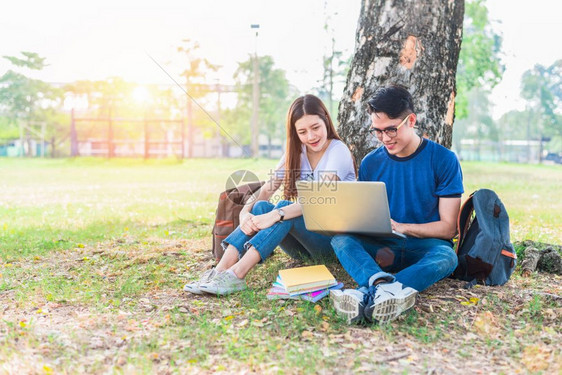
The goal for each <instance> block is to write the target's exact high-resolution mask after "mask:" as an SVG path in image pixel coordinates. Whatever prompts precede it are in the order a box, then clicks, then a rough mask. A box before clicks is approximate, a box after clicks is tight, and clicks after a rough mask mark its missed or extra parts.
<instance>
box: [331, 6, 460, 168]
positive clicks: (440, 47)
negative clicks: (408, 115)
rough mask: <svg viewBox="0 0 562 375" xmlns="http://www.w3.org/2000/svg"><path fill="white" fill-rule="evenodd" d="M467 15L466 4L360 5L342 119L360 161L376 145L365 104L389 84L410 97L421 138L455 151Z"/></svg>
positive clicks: (346, 137) (342, 130)
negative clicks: (405, 90) (458, 85)
mask: <svg viewBox="0 0 562 375" xmlns="http://www.w3.org/2000/svg"><path fill="white" fill-rule="evenodd" d="M463 16H464V0H427V1H423V2H422V1H416V0H394V1H391V0H378V1H375V0H372V1H370V0H362V4H361V13H360V16H359V23H358V27H357V34H356V41H355V54H354V56H353V61H352V63H351V68H350V71H349V74H348V76H347V83H346V88H345V91H344V95H343V99H342V101H341V102H340V107H339V116H338V120H339V123H340V128H339V132H340V135H341V136H342V137H343V139H344V140H345V141H346V143H347V144H348V145H349V146H350V148H351V149H352V152H353V154H354V156H355V158H356V159H357V160H358V161H360V160H361V159H362V158H363V157H364V156H365V155H366V154H367V153H368V152H369V151H370V150H371V149H372V148H373V147H374V146H376V143H377V142H376V139H375V138H374V136H371V135H369V133H368V132H367V130H368V128H369V126H370V123H371V120H370V118H369V115H368V113H367V101H368V100H369V98H370V97H371V96H372V94H373V93H374V92H375V91H376V89H377V88H379V87H381V86H386V85H389V84H401V85H404V86H406V87H407V88H408V90H409V91H410V93H411V94H412V96H413V98H414V110H415V113H416V114H417V128H418V131H419V134H420V135H423V136H424V137H427V138H429V139H432V140H434V141H436V142H438V143H440V144H442V145H444V146H445V147H447V148H450V147H451V141H452V134H453V132H452V131H453V120H454V113H455V94H456V88H455V75H456V72H457V61H458V58H459V51H460V46H461V39H462V25H463Z"/></svg>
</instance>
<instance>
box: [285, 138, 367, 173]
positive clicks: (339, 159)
mask: <svg viewBox="0 0 562 375" xmlns="http://www.w3.org/2000/svg"><path fill="white" fill-rule="evenodd" d="M285 156H286V154H284V155H283V156H282V157H281V160H279V163H278V164H277V167H276V168H275V170H276V172H275V177H276V178H280V179H283V178H284V176H285V160H286V157H285ZM334 173H335V174H336V175H337V176H338V178H339V179H340V181H355V180H356V176H355V166H354V165H353V158H352V156H351V152H350V151H349V148H347V146H346V145H345V143H343V142H342V141H340V140H338V139H332V140H331V142H330V144H329V145H328V148H327V149H326V151H325V152H324V155H322V158H321V159H320V161H319V162H318V164H317V165H316V168H315V169H312V167H311V166H310V162H309V161H308V156H307V153H306V146H305V145H302V151H301V169H300V178H299V180H305V181H323V180H324V179H325V178H326V177H323V175H324V176H326V175H333V174H334Z"/></svg>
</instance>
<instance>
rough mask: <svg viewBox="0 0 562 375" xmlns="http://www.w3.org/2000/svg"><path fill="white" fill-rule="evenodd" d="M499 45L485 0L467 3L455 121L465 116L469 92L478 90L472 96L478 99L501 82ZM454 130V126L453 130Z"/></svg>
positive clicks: (501, 67) (502, 66) (499, 41)
mask: <svg viewBox="0 0 562 375" xmlns="http://www.w3.org/2000/svg"><path fill="white" fill-rule="evenodd" d="M501 43H502V38H501V36H500V35H499V34H497V33H496V32H495V31H494V29H493V27H492V24H491V22H490V20H489V18H488V9H487V8H486V5H485V0H473V1H468V2H467V3H466V7H465V13H464V23H463V36H462V45H461V52H460V55H459V63H458V66H457V97H456V102H455V116H456V117H457V118H458V119H463V118H466V117H467V116H468V106H469V104H468V98H469V96H470V91H471V90H473V89H478V94H475V95H476V96H477V97H480V98H481V97H482V95H486V94H487V93H489V92H490V91H491V90H492V88H494V86H496V85H497V84H498V83H499V82H500V81H501V78H502V74H503V72H504V70H505V66H504V65H503V64H502V62H501V55H500V50H501ZM473 97H474V96H473ZM456 129H457V125H455V131H456ZM461 131H462V130H461Z"/></svg>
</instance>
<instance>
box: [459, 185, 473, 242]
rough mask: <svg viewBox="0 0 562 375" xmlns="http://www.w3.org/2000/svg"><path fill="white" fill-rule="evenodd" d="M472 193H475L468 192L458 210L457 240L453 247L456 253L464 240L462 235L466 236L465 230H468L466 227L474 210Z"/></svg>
mask: <svg viewBox="0 0 562 375" xmlns="http://www.w3.org/2000/svg"><path fill="white" fill-rule="evenodd" d="M474 193H476V191H475V192H473V193H472V194H470V196H469V197H468V199H467V200H466V201H465V202H464V203H463V205H462V207H461V210H460V212H459V217H458V218H457V230H458V232H459V240H458V241H457V247H456V248H455V252H456V253H458V252H459V249H460V248H461V246H462V242H463V241H464V237H465V236H466V232H467V231H468V227H469V226H470V217H471V216H472V213H473V212H474V202H473V201H472V199H473V196H474Z"/></svg>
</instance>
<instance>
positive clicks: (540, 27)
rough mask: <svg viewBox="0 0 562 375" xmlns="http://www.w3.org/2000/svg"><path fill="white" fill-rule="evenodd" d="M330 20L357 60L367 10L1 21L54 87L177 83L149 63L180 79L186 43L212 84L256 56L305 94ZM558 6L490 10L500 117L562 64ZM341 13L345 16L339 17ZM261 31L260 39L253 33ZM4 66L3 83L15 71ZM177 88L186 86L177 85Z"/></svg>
mask: <svg viewBox="0 0 562 375" xmlns="http://www.w3.org/2000/svg"><path fill="white" fill-rule="evenodd" d="M325 3H326V4H327V10H328V13H329V14H332V22H331V25H332V27H333V28H334V30H335V34H334V35H335V36H336V49H339V50H344V51H345V52H346V53H348V54H349V53H351V52H352V51H353V46H354V41H355V31H356V26H357V18H358V15H359V9H360V0H283V1H278V0H276V1H273V0H236V1H234V0H160V1H158V2H155V1H144V0H134V1H132V0H123V1H118V0H96V1H92V0H86V1H70V0H52V1H38V0H20V1H7V2H5V4H3V5H2V10H1V12H0V55H17V54H18V53H19V51H33V52H38V53H39V54H40V55H41V56H44V57H46V58H47V62H48V63H49V64H50V65H49V67H47V68H45V69H44V70H43V71H42V72H41V73H40V74H37V75H36V77H37V78H40V79H43V80H45V81H48V82H71V81H75V80H79V79H91V80H95V79H105V78H107V77H110V76H121V77H123V78H124V79H126V80H128V81H133V82H139V83H169V78H168V77H166V76H165V75H164V74H163V73H162V71H160V69H159V68H158V67H157V66H156V65H155V64H154V63H153V62H152V61H151V60H150V58H149V57H148V56H147V54H149V55H151V56H152V57H154V59H156V60H157V61H158V62H159V63H160V64H162V65H163V66H164V67H165V68H166V69H167V70H168V71H169V73H170V74H171V75H172V76H174V77H178V75H179V73H180V72H181V70H182V69H181V65H180V63H181V56H180V55H179V54H178V53H177V52H176V48H177V47H178V46H179V45H180V43H181V40H182V39H184V38H190V39H192V40H195V41H197V42H199V44H200V45H201V49H200V51H201V53H202V54H203V55H204V56H205V57H207V58H208V59H209V60H210V61H211V62H212V63H214V64H218V65H221V66H222V67H223V68H222V70H221V72H220V73H219V74H218V75H217V76H215V77H210V80H211V81H212V82H213V83H214V82H216V80H217V79H220V81H221V82H222V83H232V78H231V77H232V74H233V72H234V71H235V69H236V67H237V64H236V63H237V62H238V61H243V60H246V59H247V58H248V56H249V54H251V53H253V52H254V50H255V48H256V41H257V50H258V53H259V54H260V55H264V54H267V55H272V56H273V58H274V61H275V62H276V65H277V66H278V67H279V68H282V69H284V70H285V71H286V72H287V76H288V78H289V80H290V81H291V83H293V84H294V85H296V86H297V87H298V88H299V90H300V91H301V92H307V91H309V90H310V89H312V88H313V87H316V86H318V81H319V80H320V79H321V77H322V56H323V54H324V53H326V52H327V51H328V48H329V44H330V41H329V37H328V34H327V33H326V31H325V30H324V19H325V16H324V15H325V7H324V4H325ZM559 4H560V3H559V2H557V1H555V0H534V1H533V2H532V3H529V2H526V1H513V0H512V1H509V0H488V2H487V5H488V8H489V10H490V15H491V18H492V19H495V20H498V21H500V22H501V23H497V30H498V31H500V32H501V34H502V35H503V38H504V52H505V64H506V71H505V75H504V79H503V81H502V83H501V84H500V85H499V86H498V87H497V88H496V89H495V90H494V92H493V101H494V102H495V103H496V107H495V109H494V117H499V115H501V114H502V113H503V112H505V111H507V110H509V109H513V108H521V107H522V104H521V102H520V99H519V83H520V77H521V74H522V73H523V72H524V71H525V70H527V69H530V68H531V67H532V66H533V65H534V64H536V63H540V64H543V65H550V64H552V63H553V62H554V61H555V60H556V59H560V58H562V49H561V48H560V47H559V45H558V43H557V38H558V35H559V33H560V30H562V16H561V15H560V14H561V12H560V10H561V9H562V5H559ZM334 13H337V14H335V15H334ZM251 24H260V29H259V36H258V37H257V39H256V37H255V32H254V31H253V30H251V29H250V25H251ZM8 67H9V65H8V64H7V61H6V60H4V59H2V60H1V61H0V74H3V72H4V71H5V70H6V69H8ZM178 79H179V78H178Z"/></svg>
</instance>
